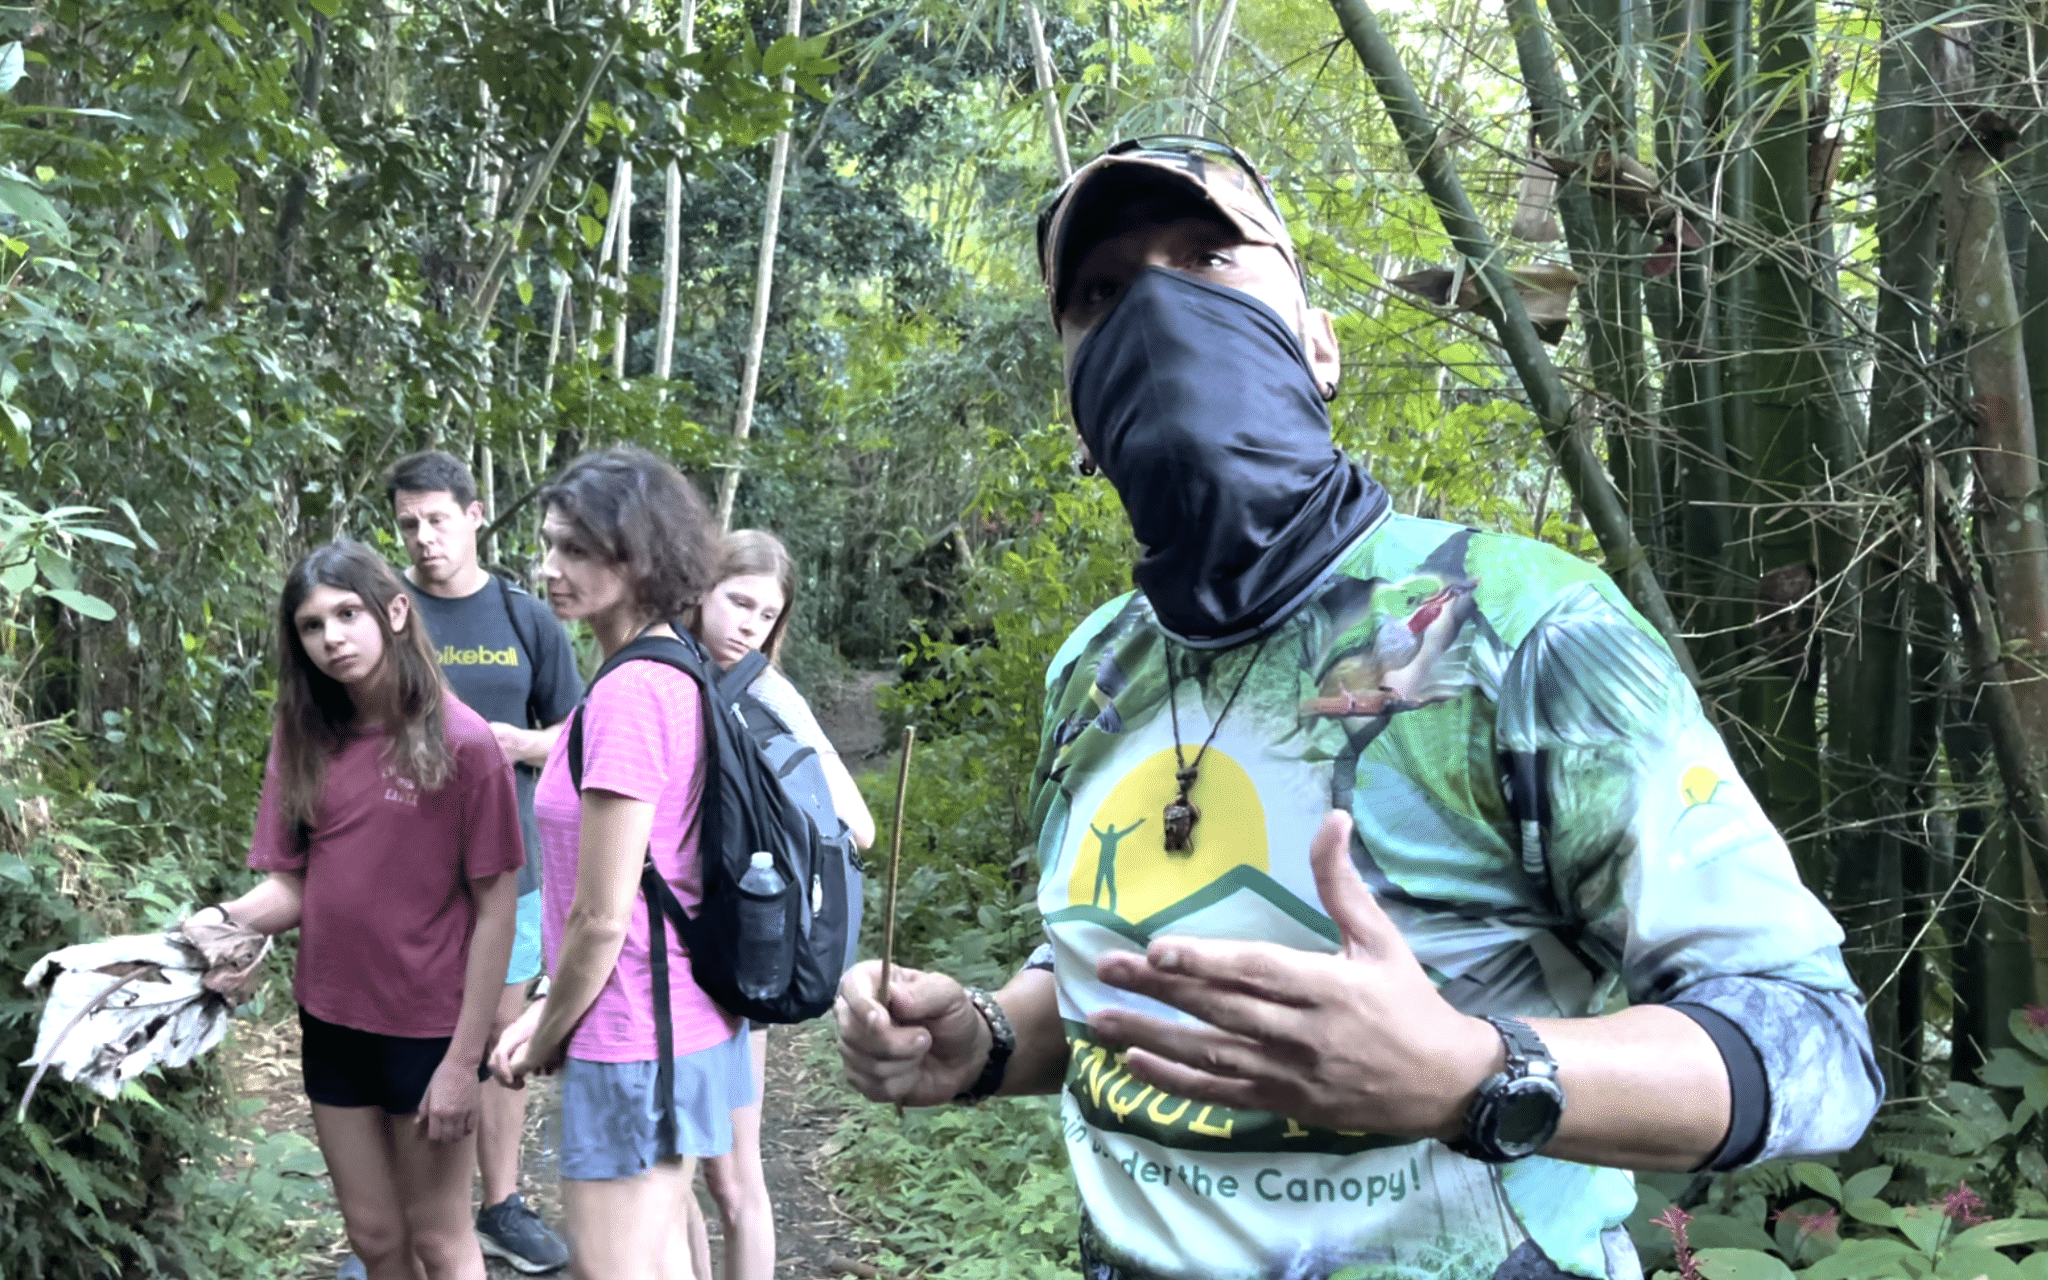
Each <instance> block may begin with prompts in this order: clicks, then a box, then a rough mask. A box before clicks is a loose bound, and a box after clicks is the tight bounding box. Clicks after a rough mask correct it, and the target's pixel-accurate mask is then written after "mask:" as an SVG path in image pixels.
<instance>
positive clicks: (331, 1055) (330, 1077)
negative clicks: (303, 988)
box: [299, 1007, 491, 1116]
mask: <svg viewBox="0 0 2048 1280" xmlns="http://www.w3.org/2000/svg"><path fill="white" fill-rule="evenodd" d="M299 1033H300V1036H301V1045H300V1050H299V1068H300V1071H301V1072H302V1073H303V1075H304V1076H305V1081H306V1096H307V1097H308V1098H311V1099H312V1100H313V1101H315V1102H317V1103H319V1104H320V1105H321V1106H323V1107H382V1108H384V1110H385V1111H386V1112H387V1113H388V1114H391V1115H394V1116H409V1115H411V1114H412V1113H413V1112H415V1111H418V1110H419V1109H420V1099H421V1098H424V1097H426V1096H427V1086H428V1085H429V1084H431V1083H432V1082H433V1079H434V1072H435V1071H436V1070H437V1069H438V1068H439V1067H440V1065H441V1059H443V1058H445V1057H447V1056H448V1041H449V1039H450V1037H448V1036H432V1037H429V1038H427V1039H424V1040H415V1039H411V1038H409V1037H406V1036H380V1035H378V1034H377V1033H376V1032H374V1031H358V1030H356V1029H355V1028H354V1027H343V1026H337V1025H336V1024H334V1023H332V1022H323V1021H321V1020H320V1019H319V1018H316V1017H314V1016H313V1015H312V1014H310V1013H307V1012H306V1011H305V1009H304V1008H303V1007H301V1008H300V1010H299ZM490 1074H491V1073H490V1071H489V1070H488V1069H487V1068H484V1067H478V1068H477V1073H476V1078H477V1079H479V1080H487V1079H489V1078H490Z"/></svg>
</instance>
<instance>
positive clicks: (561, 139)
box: [379, 36, 619, 456]
mask: <svg viewBox="0 0 2048 1280" xmlns="http://www.w3.org/2000/svg"><path fill="white" fill-rule="evenodd" d="M618 52H619V41H618V38H617V37H616V36H615V37H613V38H612V42H611V43H610V44H608V45H606V46H605V48H604V52H603V53H601V54H599V55H598V58H597V61H596V62H595V63H593V64H592V65H591V68H590V76H589V78H588V79H586V80H584V82H583V91H582V92H581V93H579V94H578V95H577V97H576V107H575V109H574V110H572V111H571V112H570V113H569V118H568V120H567V121H565V122H564V123H563V125H562V131H561V132H560V133H558V134H556V135H555V140H554V142H553V143H552V144H550V145H549V147H548V150H547V154H546V155H544V156H542V157H541V161H540V163H539V164H538V165H536V166H535V167H534V170H533V176H532V177H531V178H529V179H528V180H527V183H526V187H525V189H524V190H522V191H521V192H520V193H519V202H518V203H517V204H515V205H514V206H513V207H512V216H511V217H509V218H506V219H505V220H504V221H502V222H500V223H499V224H498V230H497V234H496V235H495V236H494V237H493V243H492V246H491V253H490V256H489V257H488V258H487V259H486V260H485V262H484V270H483V274H482V275H481V276H480V277H479V278H478V280H477V287H476V292H475V293H474V294H472V295H471V296H470V300H469V311H470V316H471V318H472V323H474V324H475V326H476V331H477V332H478V333H479V334H481V333H482V332H483V331H484V330H485V329H486V328H487V327H488V326H489V325H490V320H491V309H492V308H493V307H495V306H496V305H497V302H498V291H499V290H500V289H502V288H503V287H504V285H505V265H506V263H507V262H508V261H509V260H510V258H511V254H512V246H513V245H514V244H515V243H516V242H517V241H518V239H519V232H520V229H521V228H523V227H524V226H525V225H526V216H527V214H529V213H531V212H532V211H533V204H534V201H536V200H538V199H540V193H541V191H542V190H543V189H544V188H545V187H546V186H547V184H548V179H549V178H550V177H552V176H553V175H554V172H555V165H556V164H557V163H558V162H559V161H560V160H561V158H562V152H563V151H565V150H567V149H568V146H569V139H571V138H573V137H575V136H576V135H577V134H578V133H580V132H582V130H583V117H584V116H585V115H586V114H587V113H588V112H589V111H590V100H591V99H592V98H594V97H596V96H597V85H598V81H599V80H601V79H603V78H604V72H605V68H607V67H609V66H610V65H611V62H612V59H613V58H615V57H617V56H618ZM379 454H380V456H381V450H380V451H379Z"/></svg>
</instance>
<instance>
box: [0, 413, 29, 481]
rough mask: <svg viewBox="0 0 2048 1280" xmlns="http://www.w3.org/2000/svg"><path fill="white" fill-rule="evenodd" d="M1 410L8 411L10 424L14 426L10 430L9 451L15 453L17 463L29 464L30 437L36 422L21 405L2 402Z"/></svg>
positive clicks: (21, 464) (17, 464)
mask: <svg viewBox="0 0 2048 1280" xmlns="http://www.w3.org/2000/svg"><path fill="white" fill-rule="evenodd" d="M0 412H5V413H6V415H7V422H8V425H9V427H11V428H12V430H11V431H10V432H9V439H8V451H9V452H11V453H12V454H13V455H14V462H15V465H16V466H26V465H28V438H29V433H30V432H31V431H32V430H33V428H34V424H33V423H32V422H30V420H29V416H28V415H27V414H26V413H23V412H22V410H21V406H19V405H15V404H0Z"/></svg>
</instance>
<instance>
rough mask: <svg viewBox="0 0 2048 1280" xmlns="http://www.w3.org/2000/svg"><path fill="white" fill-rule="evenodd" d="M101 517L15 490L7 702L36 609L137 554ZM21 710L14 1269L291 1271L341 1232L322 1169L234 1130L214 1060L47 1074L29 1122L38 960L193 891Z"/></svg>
mask: <svg viewBox="0 0 2048 1280" xmlns="http://www.w3.org/2000/svg"><path fill="white" fill-rule="evenodd" d="M90 514H91V513H90V512H89V511H86V510H84V509H70V510H65V509H57V510H53V511H46V512H40V513H37V512H32V511H30V510H29V509H28V508H26V507H24V506H22V505H21V504H20V503H18V502H16V501H15V500H13V499H12V498H9V497H7V496H6V495H4V494H0V694H5V693H6V692H7V691H8V689H9V688H10V687H11V685H12V682H13V681H14V680H15V679H16V678H18V676H19V673H20V671H21V664H20V654H19V652H18V650H17V648H16V647H14V646H13V645H12V644H11V643H10V642H15V641H18V640H19V638H20V636H21V635H22V633H23V631H24V630H26V629H27V627H28V624H27V623H25V622H24V621H22V619H23V617H24V615H26V614H29V613H32V612H33V611H34V609H35V607H36V605H37V602H38V601H39V600H43V601H48V602H50V603H52V604H61V605H64V606H65V607H67V608H75V607H77V606H76V605H75V604H74V603H73V600H74V597H76V596H77V595H78V593H77V591H76V589H75V586H73V585H69V584H71V583H73V582H74V578H73V576H72V564H71V559H70V557H71V554H72V552H73V551H74V550H75V548H76V546H77V544H78V542H79V540H80V539H81V538H88V539H90V538H97V540H98V541H100V542H101V543H102V544H104V545H108V546H114V547H120V548H129V547H132V545H133V544H131V543H130V542H129V541H128V539H126V538H125V537H121V536H120V535H116V534H111V533H108V532H107V531H106V530H103V529H99V528H98V527H96V526H94V525H92V524H89V523H87V522H86V519H85V517H87V516H88V515H90ZM21 566H27V569H26V570H25V571H24V570H22V569H21ZM102 607H104V606H102ZM80 611H81V612H84V611H85V610H83V609H81V610H80ZM11 706H12V700H11V699H10V698H6V697H0V939H4V940H5V941H4V943H0V1099H4V1100H5V1103H6V1109H7V1112H8V1114H7V1116H6V1117H5V1119H0V1275H19V1276H36V1277H41V1278H46V1280H69V1278H71V1277H79V1278H80V1280H83V1278H84V1277H103V1276H114V1275H121V1276H159V1275H162V1276H179V1277H195V1278H196V1277H212V1276H230V1275H231V1276H247V1277H261V1276H283V1275H289V1274H291V1273H292V1272H293V1271H294V1270H295V1261H294V1260H295V1258H296V1255H297V1253H298V1252H299V1250H300V1248H301V1247H302V1246H303V1243H304V1241H305V1239H306V1237H307V1235H308V1233H309V1232H311V1231H314V1230H321V1231H325V1230H329V1229H331V1225H332V1224H331V1215H330V1214H328V1213H327V1212H326V1210H324V1209H323V1208H322V1207H321V1206H320V1205H319V1204H318V1203H317V1199H318V1198H319V1197H322V1196H324V1191H325V1188H324V1185H323V1184H322V1183H321V1182H320V1181H319V1180H318V1175H319V1174H320V1173H321V1172H322V1171H323V1166H322V1165H321V1163H320V1159H319V1156H318V1154H317V1152H314V1151H313V1150H312V1148H311V1145H310V1144H309V1143H307V1142H306V1140H305V1139H304V1138H302V1137H299V1136H298V1135H296V1134H288V1133H287V1134H276V1135H264V1134H261V1133H253V1134H245V1133H243V1132H239V1131H238V1130H240V1129H241V1128H242V1126H231V1125H230V1124H228V1123H226V1121H227V1120H228V1117H227V1116H226V1115H225V1114H224V1112H223V1110H222V1107H221V1102H220V1092H219V1081H218V1078H217V1076H216V1075H215V1069H214V1068H212V1067H211V1066H209V1065H208V1064H207V1063H205V1062H204V1061H202V1062H201V1063H200V1064H196V1065H195V1066H193V1067H190V1068H185V1069H181V1070H178V1071H174V1072H168V1073H166V1072H161V1071H152V1072H150V1073H147V1074H145V1075H144V1076H143V1077H141V1078H140V1079H138V1080H136V1081H133V1082H131V1083H129V1084H128V1086H127V1087H126V1088H125V1089H123V1091H122V1092H121V1094H120V1095H119V1096H117V1097H115V1098H114V1099H112V1100H111V1101H102V1100H100V1099H98V1098H97V1097H95V1096H93V1095H91V1094H88V1093H86V1092H84V1091H82V1090H77V1089H74V1088H72V1087H71V1086H70V1085H67V1084H65V1083H63V1082H62V1081H61V1080H58V1079H56V1078H54V1077H50V1078H46V1079H45V1080H44V1082H43V1085H42V1087H41V1088H40V1089H39V1090H38V1092H37V1093H36V1095H35V1097H34V1099H33V1101H32V1103H31V1106H32V1110H31V1112H30V1113H29V1115H28V1116H27V1117H26V1119H25V1120H23V1121H22V1122H20V1123H16V1122H15V1117H14V1114H13V1113H14V1110H15V1108H16V1106H17V1105H18V1103H19V1100H20V1098H21V1097H22V1095H23V1093H24V1092H25V1090H26V1088H27V1086H28V1081H29V1077H30V1075H31V1074H32V1071H33V1069H32V1068H30V1067H26V1066H22V1065H20V1064H21V1063H22V1062H23V1061H24V1060H25V1059H26V1058H27V1057H28V1056H29V1054H30V1052H31V1051H32V1050H33V1048H34V1044H35V1036H36V1021H37V1015H38V1014H39V1012H40V1010H41V1002H40V1001H38V1000H34V999H29V998H25V997H24V996H23V995H21V994H19V993H21V991H22V987H21V979H22V977H23V975H24V974H25V973H26V972H27V970H28V967H29V966H30V965H31V964H32V963H34V961H35V960H36V959H37V958H38V957H40V956H42V955H43V954H45V953H47V952H49V951H52V950H54V949H56V948H58V947H62V946H68V945H70V944H72V943H75V942H82V941H87V940H90V939H92V938H95V937H99V936H102V935H103V934H105V933H107V932H109V931H112V930H116V929H119V928H122V927H126V926H127V924H128V922H129V921H130V920H131V919H132V918H133V917H135V916H145V917H147V918H150V919H153V920H156V921H157V922H159V923H166V922H168V921H169V920H170V919H174V918H176V917H178V916H180V915H182V914H183V913H184V912H185V911H187V910H189V909H190V907H191V906H192V904H193V902H194V898H195V893H194V886H193V884H192V880H191V872H190V869H189V868H188V867H187V866H185V865H184V864H181V863H180V862H179V861H178V860H176V859H175V858H168V857H160V858H157V859H154V860H151V861H149V862H144V863H136V862H133V861H129V860H126V859H122V858H118V857H115V856H112V855H111V853H110V850H112V849H116V848H119V847H121V846H123V845H125V844H127V843H128V842H129V841H131V840H132V839H133V838H134V836H135V834H136V833H135V831H134V829H133V828H132V827H130V826H129V825H128V824H127V823H126V822H124V821H123V820H122V818H121V816H120V815H122V814H124V813H126V812H130V811H132V809H133V803H132V802H131V801H130V800H129V799H128V798H127V797H124V796H120V795H118V794H114V793H109V792H105V791H93V790H83V791H82V790H80V789H79V788H77V787H76V786H75V785H64V784H63V783H65V782H68V781H69V780H68V779H66V778H65V775H66V773H67V771H68V769H69V768H70V767H71V764H70V760H71V758H72V757H73V756H74V755H75V753H76V752H77V750H78V744H77V742H76V739H75V736H74V735H71V734H69V733H67V732H66V731H64V730H63V729H62V728H61V727H60V726H53V725H41V726H32V727H30V728H27V729H23V728H18V727H14V726H12V725H10V724H9V723H8V722H7V721H6V719H5V713H6V712H7V711H8V710H9V709H10V708H11ZM53 775H54V776H55V777H57V778H58V779H60V784H59V785H52V784H51V778H52V777H53Z"/></svg>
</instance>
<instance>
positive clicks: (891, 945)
mask: <svg viewBox="0 0 2048 1280" xmlns="http://www.w3.org/2000/svg"><path fill="white" fill-rule="evenodd" d="M916 743H917V726H916V725H914V724H907V725H904V726H903V760H902V762H901V763H900V764H899V765H898V766H897V768H896V820H895V822H894V824H893V826H894V828H895V829H894V830H893V831H892V832H891V833H890V835H889V892H888V894H887V896H885V897H884V898H883V900H882V981H881V983H880V985H879V986H878V988H877V991H878V996H877V998H878V1000H879V1001H880V1003H881V1005H882V1007H883V1008H884V1009H887V1008H888V1007H889V974H890V970H891V969H892V968H893V967H894V966H895V963H896V884H897V878H898V875H899V873H900V872H901V871H902V869H903V810H904V807H905V806H906V805H907V804H908V803H909V801H910V751H911V748H912V747H913V746H915V745H916Z"/></svg>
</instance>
